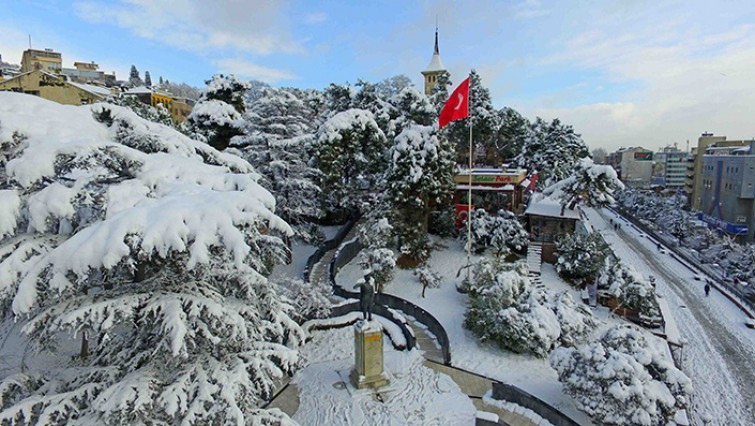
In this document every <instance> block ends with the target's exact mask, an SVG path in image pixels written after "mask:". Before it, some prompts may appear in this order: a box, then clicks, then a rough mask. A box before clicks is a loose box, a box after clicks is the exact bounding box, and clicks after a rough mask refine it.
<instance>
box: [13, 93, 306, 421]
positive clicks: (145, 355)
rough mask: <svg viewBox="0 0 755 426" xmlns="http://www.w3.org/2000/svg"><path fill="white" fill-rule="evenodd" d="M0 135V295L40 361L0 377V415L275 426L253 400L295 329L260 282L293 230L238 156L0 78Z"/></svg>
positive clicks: (258, 399) (296, 339) (293, 356)
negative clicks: (5, 87)
mask: <svg viewBox="0 0 755 426" xmlns="http://www.w3.org/2000/svg"><path fill="white" fill-rule="evenodd" d="M28 117H35V118H34V119H33V120H31V119H28ZM0 149H1V150H2V151H1V152H2V155H1V156H0V176H2V179H0V278H2V279H0V308H2V313H3V314H4V315H8V314H13V315H15V316H16V319H17V320H18V321H20V322H22V323H23V324H24V326H23V332H24V333H25V334H26V335H27V337H28V338H29V339H30V340H31V342H32V346H31V347H30V351H29V355H28V357H27V358H28V359H27V361H28V360H30V359H31V358H32V357H36V356H37V355H39V356H42V357H43V358H44V359H46V360H47V361H45V362H44V364H42V365H45V366H46V367H45V368H41V367H35V368H31V369H29V368H27V369H25V370H22V371H20V372H19V373H17V374H14V375H11V376H6V377H5V378H4V379H3V380H2V381H0V396H1V398H0V408H1V411H0V422H2V423H4V424H82V425H89V424H134V425H138V424H186V425H200V424H201V425H204V424H276V423H289V421H288V419H287V417H286V416H285V415H284V414H283V413H281V412H280V411H277V410H271V411H268V410H262V409H260V408H258V407H260V405H261V404H262V403H263V402H264V400H265V398H267V397H269V396H270V395H271V393H272V391H273V386H274V383H275V382H276V380H278V379H279V378H280V377H282V376H283V375H285V374H291V373H292V370H293V369H294V368H295V366H296V364H297V358H298V356H297V352H296V350H295V346H297V345H298V344H299V343H300V342H302V341H303V339H304V332H303V330H302V329H301V328H300V327H299V326H298V325H297V323H296V322H295V321H294V320H293V319H292V315H293V307H292V305H291V304H290V303H289V302H288V301H287V300H286V299H285V298H283V297H281V296H280V295H279V294H278V292H277V286H276V285H274V284H271V283H270V282H268V280H267V279H266V278H265V275H266V274H267V271H269V270H270V267H271V265H273V264H275V263H279V262H281V261H282V260H283V259H284V258H285V246H284V245H283V243H282V241H281V239H280V238H279V235H287V234H290V233H291V229H290V228H289V227H288V225H287V224H286V223H285V222H284V221H283V220H281V219H280V218H279V217H277V216H276V215H275V213H274V204H275V201H274V199H273V197H272V196H271V195H270V194H269V193H268V192H267V191H265V190H264V189H263V188H262V187H260V186H259V185H258V184H257V182H256V181H257V178H258V175H257V174H256V173H255V171H254V170H253V168H252V167H251V166H250V165H249V164H248V163H247V162H245V161H243V160H241V159H240V158H238V157H235V156H232V155H228V154H224V153H221V152H218V151H216V150H214V149H212V148H211V147H210V146H208V145H206V144H204V143H201V142H197V141H194V140H191V139H189V138H187V137H185V136H183V135H181V134H180V133H178V132H176V131H175V130H173V129H170V128H168V127H165V126H162V125H159V124H155V123H151V122H149V121H146V120H143V119H141V118H139V117H138V116H137V115H136V114H135V113H133V112H132V111H130V110H128V109H126V108H123V107H119V106H115V105H109V104H95V105H86V106H81V107H75V108H73V107H70V106H62V105H58V104H56V103H53V102H49V101H46V100H43V99H39V98H37V97H33V96H25V95H18V94H14V93H6V92H3V93H0ZM81 337H83V343H84V345H85V348H86V349H87V350H82V351H81V352H82V353H80V354H79V355H76V350H75V345H76V342H77V341H76V339H79V338H81ZM82 349H84V347H83V348H82ZM72 355H73V357H72ZM31 365H40V363H39V362H36V363H31Z"/></svg>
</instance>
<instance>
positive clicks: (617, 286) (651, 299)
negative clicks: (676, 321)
mask: <svg viewBox="0 0 755 426" xmlns="http://www.w3.org/2000/svg"><path fill="white" fill-rule="evenodd" d="M598 287H601V288H604V289H607V290H608V292H609V293H610V294H612V295H614V296H616V297H617V298H618V299H619V302H620V303H621V305H622V306H623V307H626V308H629V309H632V310H634V311H637V312H638V313H639V314H641V315H643V316H647V317H652V318H660V317H661V309H660V306H659V305H658V299H657V298H656V295H655V288H653V285H652V283H650V281H649V280H648V279H646V278H645V277H643V276H642V275H641V274H639V273H638V272H637V271H635V270H634V269H633V268H632V267H630V266H626V265H624V264H622V263H621V262H618V261H612V260H606V263H605V266H604V267H603V270H602V271H601V273H600V276H599V277H598Z"/></svg>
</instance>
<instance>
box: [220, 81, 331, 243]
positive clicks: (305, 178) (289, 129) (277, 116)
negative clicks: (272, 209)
mask: <svg viewBox="0 0 755 426" xmlns="http://www.w3.org/2000/svg"><path fill="white" fill-rule="evenodd" d="M245 121H246V123H245V125H246V130H245V133H246V135H245V136H242V137H238V138H235V139H234V140H233V142H232V146H233V147H235V148H238V149H239V150H240V151H241V155H242V156H243V157H244V158H246V159H247V160H248V161H249V162H250V163H251V164H252V165H253V166H254V167H255V169H256V170H257V171H258V172H260V173H261V174H262V175H263V176H264V177H265V179H264V181H263V182H262V183H263V186H265V187H266V188H267V189H268V190H269V191H270V192H272V193H273V195H274V196H275V199H276V207H277V212H278V215H279V216H281V217H282V218H283V219H284V220H286V222H287V223H288V224H289V225H291V226H292V227H293V228H294V231H295V232H296V236H297V237H299V238H301V239H303V240H304V241H308V242H313V241H316V240H317V238H318V235H319V233H318V230H317V228H316V226H315V225H314V223H313V222H314V221H315V220H316V219H318V218H320V217H322V215H323V212H322V209H321V208H320V205H319V202H320V188H319V187H318V185H317V182H318V180H319V177H320V173H319V170H317V169H316V168H314V167H312V166H310V165H309V158H310V155H311V152H312V145H313V143H314V132H315V129H314V127H313V126H312V122H311V117H310V116H309V114H308V111H307V107H306V106H305V105H304V103H303V102H302V101H301V100H300V99H298V98H297V97H296V96H295V95H294V94H293V93H291V92H290V91H288V90H284V89H273V88H266V89H263V90H262V94H261V95H260V96H259V97H257V98H256V99H255V100H254V101H253V102H252V103H251V104H250V105H249V107H248V109H247V112H246V113H245Z"/></svg>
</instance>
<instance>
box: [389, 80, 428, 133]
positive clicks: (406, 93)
mask: <svg viewBox="0 0 755 426" xmlns="http://www.w3.org/2000/svg"><path fill="white" fill-rule="evenodd" d="M390 103H391V105H393V107H394V110H395V111H396V116H395V118H394V119H393V120H392V121H391V123H390V129H389V132H390V133H388V135H389V137H391V136H395V135H398V134H400V133H401V132H403V131H404V130H405V129H407V128H408V127H410V126H413V125H419V126H433V125H434V124H435V122H436V120H437V115H436V112H435V109H434V108H433V106H432V104H431V103H430V101H429V100H428V99H427V97H426V96H425V95H424V94H423V93H420V92H419V91H418V90H417V89H415V88H414V87H407V88H405V89H403V90H401V91H400V92H399V93H398V94H396V95H395V96H393V97H392V98H391V99H390Z"/></svg>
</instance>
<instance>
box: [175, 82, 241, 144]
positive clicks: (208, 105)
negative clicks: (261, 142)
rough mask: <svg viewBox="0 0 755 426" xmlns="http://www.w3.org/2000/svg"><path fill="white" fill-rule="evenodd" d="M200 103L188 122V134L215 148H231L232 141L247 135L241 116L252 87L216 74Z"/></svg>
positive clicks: (208, 83) (195, 107)
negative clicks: (234, 138) (245, 95)
mask: <svg viewBox="0 0 755 426" xmlns="http://www.w3.org/2000/svg"><path fill="white" fill-rule="evenodd" d="M206 83H207V87H206V88H205V90H204V91H203V92H202V95H201V96H200V98H199V101H198V102H197V104H196V105H195V106H194V108H193V109H192V110H191V114H189V117H188V118H187V119H186V126H187V127H188V129H189V130H188V132H189V134H190V135H192V136H196V137H198V138H203V139H204V140H206V141H207V143H209V144H210V146H212V147H213V148H215V149H217V150H220V151H222V150H224V149H226V148H228V145H229V144H230V143H231V139H232V138H233V137H235V136H240V135H243V134H244V130H243V129H244V120H243V119H242V116H241V114H242V113H243V112H244V111H245V110H246V107H245V106H244V94H245V92H246V90H247V88H248V87H249V84H248V83H246V82H243V81H241V80H239V79H237V78H236V77H234V76H232V75H229V76H224V75H223V74H216V75H214V76H212V79H210V80H208V81H207V82H206Z"/></svg>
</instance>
